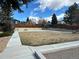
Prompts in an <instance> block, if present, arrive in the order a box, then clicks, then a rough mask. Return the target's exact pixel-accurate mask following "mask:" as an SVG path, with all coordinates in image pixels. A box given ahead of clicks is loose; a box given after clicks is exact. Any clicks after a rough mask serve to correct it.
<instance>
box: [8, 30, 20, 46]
mask: <svg viewBox="0 0 79 59" xmlns="http://www.w3.org/2000/svg"><path fill="white" fill-rule="evenodd" d="M12 46H22V44H21V41H20V37H19V34H18V32H17V31H15V32H14V33H13V35H12V37H11V39H10V41H9V42H8V44H7V47H12Z"/></svg>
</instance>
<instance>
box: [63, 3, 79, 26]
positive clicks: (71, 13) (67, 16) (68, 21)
mask: <svg viewBox="0 0 79 59" xmlns="http://www.w3.org/2000/svg"><path fill="white" fill-rule="evenodd" d="M77 9H78V5H77V4H76V3H74V4H73V5H72V6H70V7H69V8H68V10H67V11H66V12H65V15H64V20H63V21H64V22H65V23H66V24H71V25H72V24H73V18H74V14H75V12H76V11H77Z"/></svg>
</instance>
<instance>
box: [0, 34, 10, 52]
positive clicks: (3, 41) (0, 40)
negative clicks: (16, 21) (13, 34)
mask: <svg viewBox="0 0 79 59" xmlns="http://www.w3.org/2000/svg"><path fill="white" fill-rule="evenodd" d="M9 39H10V36H9V37H0V53H1V52H2V51H3V50H4V49H5V48H6V45H7V43H8V41H9Z"/></svg>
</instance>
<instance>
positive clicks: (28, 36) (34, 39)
mask: <svg viewBox="0 0 79 59" xmlns="http://www.w3.org/2000/svg"><path fill="white" fill-rule="evenodd" d="M19 35H20V38H21V42H22V44H23V45H35V46H37V45H47V44H55V43H61V42H68V41H76V40H79V34H78V33H77V34H72V33H63V32H51V31H49V32H20V33H19Z"/></svg>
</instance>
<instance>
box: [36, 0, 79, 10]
mask: <svg viewBox="0 0 79 59" xmlns="http://www.w3.org/2000/svg"><path fill="white" fill-rule="evenodd" d="M74 2H77V3H79V0H38V1H37V3H40V6H39V8H40V9H41V10H42V11H44V10H45V8H47V7H48V8H50V9H54V10H57V9H60V8H62V7H63V6H70V5H72V4H73V3H74ZM39 8H38V9H39Z"/></svg>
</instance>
